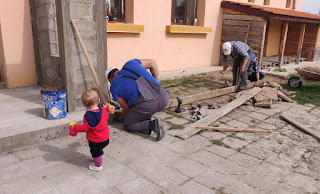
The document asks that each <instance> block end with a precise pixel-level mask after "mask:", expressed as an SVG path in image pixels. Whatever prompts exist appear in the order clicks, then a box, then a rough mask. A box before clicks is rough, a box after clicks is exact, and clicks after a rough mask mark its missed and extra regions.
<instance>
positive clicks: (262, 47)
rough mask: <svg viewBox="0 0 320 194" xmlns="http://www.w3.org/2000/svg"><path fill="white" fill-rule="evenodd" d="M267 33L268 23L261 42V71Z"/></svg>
mask: <svg viewBox="0 0 320 194" xmlns="http://www.w3.org/2000/svg"><path fill="white" fill-rule="evenodd" d="M266 33H267V21H265V22H264V26H263V35H262V40H261V52H260V59H259V69H261V68H262V63H263V53H264V50H265V46H264V45H265V40H266Z"/></svg>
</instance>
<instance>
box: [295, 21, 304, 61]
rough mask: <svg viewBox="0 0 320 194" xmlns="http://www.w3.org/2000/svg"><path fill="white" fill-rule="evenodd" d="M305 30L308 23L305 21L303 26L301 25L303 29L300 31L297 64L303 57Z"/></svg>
mask: <svg viewBox="0 0 320 194" xmlns="http://www.w3.org/2000/svg"><path fill="white" fill-rule="evenodd" d="M305 32H306V23H303V24H302V26H301V31H300V38H299V45H298V51H297V61H296V64H299V62H300V57H301V51H302V46H303V41H304V34H305Z"/></svg>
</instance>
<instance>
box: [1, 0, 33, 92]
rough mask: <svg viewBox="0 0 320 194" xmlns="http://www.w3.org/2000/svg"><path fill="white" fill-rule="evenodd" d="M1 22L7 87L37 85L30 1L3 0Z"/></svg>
mask: <svg viewBox="0 0 320 194" xmlns="http://www.w3.org/2000/svg"><path fill="white" fill-rule="evenodd" d="M0 23H1V29H0V30H1V33H0V35H2V37H1V39H0V40H2V48H3V58H4V60H3V61H5V62H4V64H3V65H4V67H3V68H2V69H3V70H4V74H5V80H4V81H5V82H6V85H7V87H8V88H15V87H23V86H30V85H36V84H37V75H36V65H35V57H34V47H33V38H32V29H31V21H30V7H29V1H28V0H10V1H5V0H1V6H0ZM0 43H1V41H0ZM0 47H1V45H0ZM0 50H1V49H0Z"/></svg>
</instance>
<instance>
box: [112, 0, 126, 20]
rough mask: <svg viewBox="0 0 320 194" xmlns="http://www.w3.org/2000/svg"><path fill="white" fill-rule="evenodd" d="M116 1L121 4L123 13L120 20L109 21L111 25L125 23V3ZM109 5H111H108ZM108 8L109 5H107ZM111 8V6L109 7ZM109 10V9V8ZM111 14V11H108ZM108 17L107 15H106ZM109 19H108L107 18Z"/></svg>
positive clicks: (121, 0)
mask: <svg viewBox="0 0 320 194" xmlns="http://www.w3.org/2000/svg"><path fill="white" fill-rule="evenodd" d="M117 1H119V2H121V3H120V4H121V11H122V12H123V14H122V13H121V14H120V15H121V18H120V19H116V20H112V21H110V23H113V22H116V23H121V22H123V23H125V19H126V18H125V15H126V13H125V10H126V1H125V0H117ZM110 4H111V3H110ZM109 6H110V5H109ZM110 7H111V6H110ZM110 9H111V8H110ZM110 12H111V11H110ZM108 16H109V15H108ZM109 18H110V17H109ZM108 23H109V21H108Z"/></svg>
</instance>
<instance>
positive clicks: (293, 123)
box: [280, 114, 320, 141]
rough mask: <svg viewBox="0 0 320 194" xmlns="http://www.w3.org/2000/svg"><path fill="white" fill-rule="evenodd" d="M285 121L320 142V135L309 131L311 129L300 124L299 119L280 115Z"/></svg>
mask: <svg viewBox="0 0 320 194" xmlns="http://www.w3.org/2000/svg"><path fill="white" fill-rule="evenodd" d="M280 116H281V117H282V118H283V119H284V120H286V121H287V122H289V123H290V124H292V125H294V126H295V127H297V128H299V129H301V130H302V131H304V132H306V133H308V134H309V135H311V136H313V137H315V138H316V139H317V140H318V141H320V133H319V132H316V131H313V130H311V129H309V127H307V126H305V125H303V124H300V123H298V122H297V121H296V120H297V118H295V117H292V116H289V115H285V114H281V115H280Z"/></svg>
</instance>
